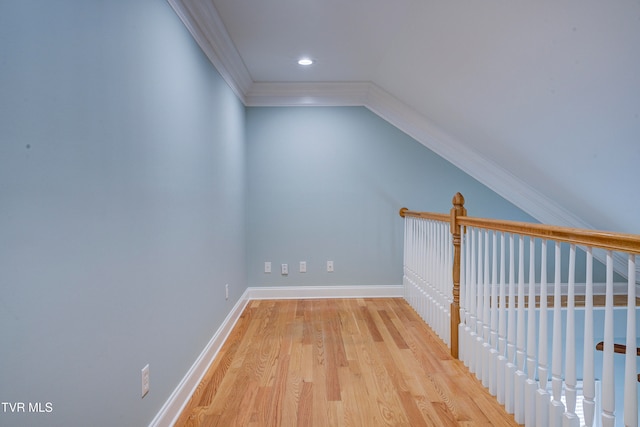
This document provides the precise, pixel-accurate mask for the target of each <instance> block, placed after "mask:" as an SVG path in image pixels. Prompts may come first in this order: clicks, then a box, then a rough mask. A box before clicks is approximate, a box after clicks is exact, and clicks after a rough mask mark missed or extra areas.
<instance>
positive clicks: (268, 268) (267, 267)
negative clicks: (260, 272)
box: [264, 261, 271, 273]
mask: <svg viewBox="0 0 640 427" xmlns="http://www.w3.org/2000/svg"><path fill="white" fill-rule="evenodd" d="M264 272H265V273H271V262H269V261H267V262H265V263H264Z"/></svg>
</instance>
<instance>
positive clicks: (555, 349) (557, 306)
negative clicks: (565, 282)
mask: <svg viewBox="0 0 640 427" xmlns="http://www.w3.org/2000/svg"><path fill="white" fill-rule="evenodd" d="M560 263H561V258H560V243H559V242H556V253H555V278H554V291H553V338H552V340H553V342H552V344H551V388H552V391H553V400H552V401H551V411H550V414H549V425H550V426H551V427H559V426H560V425H561V423H562V414H563V413H564V404H563V403H562V401H561V395H562V313H561V301H562V291H561V283H560Z"/></svg>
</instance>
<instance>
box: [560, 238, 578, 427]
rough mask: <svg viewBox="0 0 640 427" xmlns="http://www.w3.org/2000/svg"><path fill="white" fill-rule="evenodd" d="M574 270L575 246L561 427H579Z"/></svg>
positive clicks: (571, 251) (572, 249) (571, 261)
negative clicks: (565, 407) (563, 410)
mask: <svg viewBox="0 0 640 427" xmlns="http://www.w3.org/2000/svg"><path fill="white" fill-rule="evenodd" d="M575 269H576V245H571V246H570V248H569V283H568V289H567V333H566V335H567V337H566V347H567V350H566V355H565V392H564V393H565V399H566V402H567V411H566V412H565V413H564V415H563V421H562V425H563V427H580V419H579V418H578V416H577V415H576V337H575V331H576V326H575V323H576V321H575V318H576V315H575V285H576V283H575V282H576V281H575Z"/></svg>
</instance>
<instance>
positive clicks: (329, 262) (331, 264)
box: [327, 261, 333, 273]
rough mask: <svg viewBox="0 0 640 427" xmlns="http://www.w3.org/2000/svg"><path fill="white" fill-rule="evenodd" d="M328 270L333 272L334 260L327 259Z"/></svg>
mask: <svg viewBox="0 0 640 427" xmlns="http://www.w3.org/2000/svg"><path fill="white" fill-rule="evenodd" d="M327 272H328V273H333V261H327Z"/></svg>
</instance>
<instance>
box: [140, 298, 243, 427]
mask: <svg viewBox="0 0 640 427" xmlns="http://www.w3.org/2000/svg"><path fill="white" fill-rule="evenodd" d="M248 302H249V299H248V298H247V292H246V291H245V292H244V293H243V294H242V296H241V297H240V299H239V300H238V302H237V303H236V305H234V306H233V308H232V309H231V311H230V312H229V314H228V315H227V317H226V319H224V322H222V325H220V327H219V328H218V330H217V331H216V332H215V334H214V335H213V337H212V338H211V340H210V341H209V343H208V344H207V346H206V347H205V348H204V350H203V351H202V353H200V356H198V358H197V359H196V361H195V362H194V364H193V365H192V366H191V368H190V369H189V371H188V372H187V374H186V375H185V376H184V378H182V381H180V384H178V387H176V389H175V390H174V391H173V393H172V394H171V396H169V399H168V400H167V401H166V402H165V404H164V405H163V406H162V408H161V409H160V412H158V413H157V414H156V416H155V418H154V419H153V420H152V421H151V423H150V424H149V427H165V426H166V427H169V426H173V425H174V424H175V423H176V421H177V420H178V417H179V416H180V414H181V413H182V410H183V409H184V408H185V406H186V405H187V403H189V399H190V398H191V395H192V394H193V393H194V392H195V391H196V388H197V387H198V385H199V384H200V381H202V378H203V377H204V375H205V374H206V373H207V370H208V369H209V366H211V363H213V360H214V359H215V357H216V356H217V355H218V352H219V351H220V349H221V348H222V345H223V344H224V342H225V341H226V339H227V337H228V336H229V334H230V333H231V330H232V329H233V327H234V326H235V324H236V322H237V321H238V319H239V318H240V315H241V314H242V312H243V311H244V308H245V307H246V305H247V303H248Z"/></svg>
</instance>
